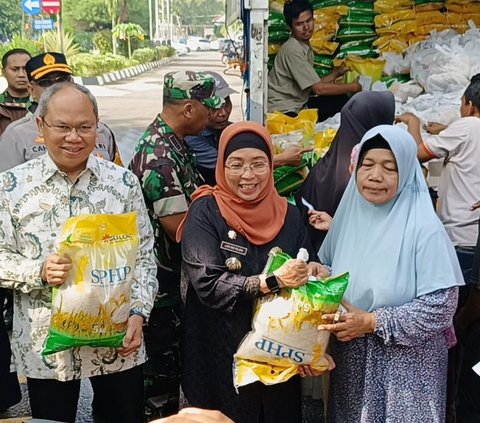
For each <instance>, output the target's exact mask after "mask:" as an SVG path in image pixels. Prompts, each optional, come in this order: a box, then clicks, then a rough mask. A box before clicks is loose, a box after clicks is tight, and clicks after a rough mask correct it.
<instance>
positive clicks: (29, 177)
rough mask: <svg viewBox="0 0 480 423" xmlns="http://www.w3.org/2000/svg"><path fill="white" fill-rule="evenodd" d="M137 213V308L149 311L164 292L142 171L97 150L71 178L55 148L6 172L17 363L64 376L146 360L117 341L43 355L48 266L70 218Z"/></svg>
mask: <svg viewBox="0 0 480 423" xmlns="http://www.w3.org/2000/svg"><path fill="white" fill-rule="evenodd" d="M131 211H136V212H137V225H138V231H139V241H140V242H139V252H138V254H137V261H136V269H135V274H134V278H133V282H132V292H131V308H132V309H133V308H135V311H138V312H140V313H141V314H143V315H145V316H146V317H148V316H149V314H150V310H151V309H152V306H153V300H154V297H155V294H156V291H157V281H156V278H155V271H156V267H155V263H154V259H153V254H152V248H153V234H152V228H151V226H150V222H149V220H148V214H147V211H146V208H145V204H144V201H143V198H142V193H141V189H140V186H139V184H138V181H137V178H136V177H135V175H133V174H132V173H131V172H129V171H128V170H126V169H123V168H120V167H118V166H116V165H115V164H113V163H110V162H108V161H106V160H102V159H99V158H97V157H95V156H94V155H93V154H91V155H90V157H89V159H88V162H87V166H86V169H85V170H84V171H83V172H82V173H81V174H80V175H79V176H78V177H77V179H76V181H75V182H74V183H72V182H71V181H70V180H69V179H68V177H67V176H66V175H65V174H64V173H63V172H61V171H59V170H58V168H57V167H56V165H55V164H54V162H53V161H52V159H51V158H50V156H49V155H48V154H45V155H43V156H41V157H39V158H37V159H34V160H31V161H29V162H27V163H25V164H23V165H20V166H18V167H16V168H15V169H13V170H11V171H7V172H4V173H0V286H1V287H3V288H13V289H14V301H15V302H14V304H15V306H14V307H15V314H14V322H13V332H12V350H13V355H14V359H15V364H16V366H17V370H18V372H19V373H20V374H25V375H26V376H27V377H30V378H37V379H57V380H61V381H65V380H71V379H80V378H85V377H90V376H96V375H102V374H107V373H115V372H119V371H123V370H127V369H130V368H132V367H134V366H137V365H139V364H141V363H143V362H144V361H145V354H144V351H143V349H141V350H140V351H138V352H136V353H134V354H132V355H130V356H128V357H122V356H121V355H120V354H119V353H118V352H117V351H116V350H115V349H113V348H91V347H80V348H72V349H70V350H66V351H62V352H59V353H56V354H52V355H48V356H45V357H42V356H41V351H42V348H43V344H44V341H45V338H46V336H47V332H48V327H49V323H50V316H51V300H52V297H51V294H52V289H51V287H50V286H48V285H45V284H44V283H43V282H42V280H41V276H40V273H41V268H42V265H43V263H44V261H45V260H46V259H47V257H48V256H50V255H51V254H53V253H54V252H55V251H56V239H57V237H58V236H59V234H60V232H61V229H62V226H63V224H64V223H65V222H66V221H67V219H68V218H69V217H71V216H77V215H80V214H94V213H95V214H101V213H102V214H103V213H104V214H114V213H115V214H117V213H128V212H131Z"/></svg>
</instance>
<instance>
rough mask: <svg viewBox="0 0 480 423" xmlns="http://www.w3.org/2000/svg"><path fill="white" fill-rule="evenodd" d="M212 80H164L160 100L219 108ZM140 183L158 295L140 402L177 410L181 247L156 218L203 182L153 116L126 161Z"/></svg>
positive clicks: (181, 204)
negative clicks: (190, 101)
mask: <svg viewBox="0 0 480 423" xmlns="http://www.w3.org/2000/svg"><path fill="white" fill-rule="evenodd" d="M214 90H215V84H214V80H213V78H212V77H210V76H207V75H204V74H201V73H196V72H188V71H187V72H172V73H169V74H167V75H165V82H164V97H169V98H171V99H178V100H181V99H188V98H195V99H197V100H199V101H201V102H202V103H203V104H205V105H206V106H207V107H212V108H218V107H221V105H222V104H223V100H222V99H220V98H219V97H216V96H214V95H213V93H214ZM130 167H131V169H132V171H133V172H134V173H135V174H136V175H137V176H138V178H139V179H140V183H141V185H142V190H143V195H144V197H145V202H146V205H147V208H148V210H149V214H150V219H151V222H152V226H153V230H154V236H155V246H154V252H155V257H156V261H157V266H158V273H157V278H158V282H159V290H158V294H157V298H156V300H155V305H154V309H153V310H152V313H151V315H150V319H149V322H148V326H147V327H146V328H145V330H144V335H145V345H146V349H147V355H148V361H147V362H146V363H145V365H144V381H145V397H146V401H147V406H148V408H149V409H154V408H157V407H155V405H156V404H161V403H165V402H166V405H165V406H164V410H163V413H164V414H171V413H173V412H176V409H177V408H178V395H179V383H180V365H179V345H178V343H179V335H180V334H179V329H180V314H181V298H180V265H181V260H182V256H181V249H180V244H178V243H176V242H173V241H172V240H171V239H170V238H169V237H168V236H167V234H166V233H165V231H164V229H163V226H162V225H161V224H160V220H159V219H160V218H162V217H165V216H170V215H174V214H179V213H185V212H186V211H187V210H188V206H189V205H190V202H191V197H192V194H193V192H194V191H195V190H196V189H197V188H198V186H200V185H201V184H202V183H203V179H202V177H201V176H200V174H199V173H198V171H197V170H196V167H195V161H194V156H193V153H192V152H191V151H190V150H189V149H188V146H187V145H186V143H184V141H183V140H182V139H179V138H178V137H177V136H176V134H175V133H174V131H173V129H172V128H171V127H170V126H168V124H167V123H166V122H164V121H163V120H162V118H161V117H160V115H158V116H157V117H156V118H155V120H154V121H153V122H152V124H151V125H150V126H149V127H148V128H147V130H146V131H145V133H144V134H143V136H142V138H141V139H140V141H139V142H138V144H137V147H136V151H135V155H134V157H133V159H132V161H131V164H130Z"/></svg>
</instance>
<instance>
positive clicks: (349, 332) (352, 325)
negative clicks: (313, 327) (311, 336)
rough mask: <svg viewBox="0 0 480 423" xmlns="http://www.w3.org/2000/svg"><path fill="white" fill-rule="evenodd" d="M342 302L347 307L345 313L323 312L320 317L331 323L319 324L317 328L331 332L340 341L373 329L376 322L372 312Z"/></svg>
mask: <svg viewBox="0 0 480 423" xmlns="http://www.w3.org/2000/svg"><path fill="white" fill-rule="evenodd" d="M342 304H343V305H344V307H345V308H346V309H347V313H343V314H342V313H340V314H337V313H335V314H324V315H323V316H322V318H323V319H325V321H326V322H331V323H327V324H324V325H320V326H319V327H318V330H328V331H330V332H333V334H334V335H335V336H336V337H337V339H338V340H339V341H341V342H347V341H351V340H352V339H355V338H360V337H362V336H364V335H365V334H367V333H372V332H373V331H374V330H375V326H376V322H375V315H374V314H373V313H369V312H367V311H364V310H361V309H359V308H357V307H354V306H352V305H351V304H349V303H347V302H346V301H345V300H344V301H343V303H342ZM337 322H338V323H337Z"/></svg>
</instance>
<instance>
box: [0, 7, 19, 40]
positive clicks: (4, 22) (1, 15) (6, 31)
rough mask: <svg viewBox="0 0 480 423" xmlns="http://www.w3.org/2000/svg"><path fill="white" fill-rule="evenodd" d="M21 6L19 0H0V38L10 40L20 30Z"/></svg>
mask: <svg viewBox="0 0 480 423" xmlns="http://www.w3.org/2000/svg"><path fill="white" fill-rule="evenodd" d="M22 29H23V28H22V8H21V6H20V2H18V1H12V0H0V40H1V41H7V40H10V39H11V38H12V37H13V35H14V34H15V33H20V32H22Z"/></svg>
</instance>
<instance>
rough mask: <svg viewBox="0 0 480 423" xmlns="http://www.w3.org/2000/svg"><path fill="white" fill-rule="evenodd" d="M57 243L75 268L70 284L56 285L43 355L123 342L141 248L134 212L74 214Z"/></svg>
mask: <svg viewBox="0 0 480 423" xmlns="http://www.w3.org/2000/svg"><path fill="white" fill-rule="evenodd" d="M58 244H59V252H58V254H60V255H63V254H67V255H68V256H69V257H70V258H71V259H72V262H73V267H72V269H71V270H70V272H69V274H68V277H67V280H66V282H65V283H63V284H62V285H60V286H58V287H54V288H53V292H52V316H51V321H50V329H49V333H48V337H47V339H46V342H45V347H44V350H43V352H42V354H43V355H48V354H52V353H55V352H58V351H62V350H65V349H68V348H72V347H78V346H82V345H88V346H91V347H120V346H122V341H123V338H124V336H125V333H126V330H127V325H128V318H129V314H130V291H131V283H132V278H133V275H134V270H135V261H136V256H137V251H138V230H137V214H136V212H133V213H126V214H121V215H82V216H76V217H72V218H70V219H69V220H68V221H67V222H66V224H65V226H64V228H63V231H62V234H61V235H60V238H59V241H58Z"/></svg>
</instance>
